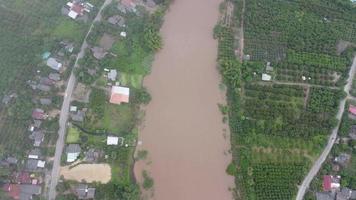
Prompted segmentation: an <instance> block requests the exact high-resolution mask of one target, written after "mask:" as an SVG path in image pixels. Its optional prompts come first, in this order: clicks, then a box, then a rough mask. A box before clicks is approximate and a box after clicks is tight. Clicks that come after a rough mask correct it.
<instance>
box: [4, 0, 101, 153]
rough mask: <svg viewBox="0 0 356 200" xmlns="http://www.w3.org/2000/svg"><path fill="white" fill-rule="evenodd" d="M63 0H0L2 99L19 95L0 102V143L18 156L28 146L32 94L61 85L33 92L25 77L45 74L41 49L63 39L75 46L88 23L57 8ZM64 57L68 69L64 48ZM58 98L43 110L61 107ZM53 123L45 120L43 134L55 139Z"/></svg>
mask: <svg viewBox="0 0 356 200" xmlns="http://www.w3.org/2000/svg"><path fill="white" fill-rule="evenodd" d="M66 2H67V1H64V0H50V1H45V0H34V1H25V0H16V1H6V0H0V4H1V6H0V19H1V20H0V26H1V27H2V28H1V29H0V35H1V38H0V46H1V50H0V59H1V63H0V70H1V73H0V99H2V98H3V97H4V96H5V95H8V94H11V93H14V92H15V93H16V94H17V96H18V97H17V98H14V99H12V100H11V101H10V103H9V104H8V105H3V104H2V105H1V106H0V116H1V117H0V118H1V119H0V129H1V136H0V145H4V151H5V152H6V153H10V152H11V154H13V155H17V156H20V157H21V156H22V155H23V154H24V152H25V150H26V149H28V148H29V145H28V144H29V143H30V141H29V139H28V133H27V132H26V130H27V128H28V126H29V125H30V123H31V121H30V119H31V112H32V109H33V108H34V107H36V106H40V105H38V104H35V103H33V102H32V99H34V98H35V97H48V96H55V94H56V93H57V92H59V89H52V91H51V92H49V93H44V92H36V93H34V92H33V90H31V89H30V87H29V86H28V85H27V84H26V81H29V80H36V78H37V77H36V75H41V76H47V75H48V73H49V72H50V70H49V68H48V67H47V66H45V63H44V62H43V60H42V58H41V55H42V54H43V53H44V52H45V51H49V52H52V53H53V54H56V53H58V52H59V51H60V50H61V47H60V45H59V43H60V42H61V41H63V40H66V41H67V42H73V43H74V45H75V47H77V46H79V45H80V44H81V42H82V39H83V38H84V33H85V32H86V31H87V28H88V26H87V24H85V23H83V22H81V23H79V22H74V21H72V20H70V19H68V17H67V16H63V15H62V14H61V12H60V11H61V8H62V6H63V5H65V4H66ZM99 5H100V4H99ZM93 14H95V11H93ZM89 20H90V18H89ZM63 59H64V60H67V61H68V65H66V66H67V67H68V68H69V69H70V67H71V65H72V62H71V58H69V55H67V54H65V55H64V56H63ZM69 69H68V70H67V71H70V70H69ZM37 70H39V71H40V73H37ZM63 77H64V76H63ZM63 77H62V78H63ZM58 100H59V99H58V98H57V97H55V98H54V99H53V104H55V105H52V106H50V107H46V111H47V109H52V108H55V107H59V104H60V103H61V101H60V100H59V101H58ZM48 124H49V125H51V123H48ZM55 128H56V127H55V126H53V125H51V126H49V128H48V130H47V131H48V132H50V133H51V134H48V136H49V137H46V140H52V139H55V137H54V135H55V134H52V133H55V131H56V129H55ZM52 136H53V137H52ZM51 142H53V141H51Z"/></svg>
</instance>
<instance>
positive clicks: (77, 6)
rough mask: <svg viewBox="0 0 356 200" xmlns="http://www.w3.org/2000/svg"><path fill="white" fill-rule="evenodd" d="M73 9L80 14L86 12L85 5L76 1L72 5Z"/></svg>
mask: <svg viewBox="0 0 356 200" xmlns="http://www.w3.org/2000/svg"><path fill="white" fill-rule="evenodd" d="M71 10H72V11H74V12H76V13H77V14H78V15H83V14H84V6H82V5H80V4H78V3H74V4H73V6H72V7H71Z"/></svg>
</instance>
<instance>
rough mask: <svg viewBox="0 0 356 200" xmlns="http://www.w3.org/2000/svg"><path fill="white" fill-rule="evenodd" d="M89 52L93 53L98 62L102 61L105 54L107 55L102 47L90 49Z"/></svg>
mask: <svg viewBox="0 0 356 200" xmlns="http://www.w3.org/2000/svg"><path fill="white" fill-rule="evenodd" d="M91 51H92V52H93V56H94V57H95V58H96V59H98V60H101V59H103V58H104V57H105V56H106V54H108V52H106V51H105V49H104V48H102V47H93V48H91Z"/></svg>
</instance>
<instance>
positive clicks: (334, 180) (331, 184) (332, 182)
mask: <svg viewBox="0 0 356 200" xmlns="http://www.w3.org/2000/svg"><path fill="white" fill-rule="evenodd" d="M340 178H341V177H340V176H331V175H327V176H324V177H323V190H324V191H325V192H328V191H331V190H333V189H338V188H340Z"/></svg>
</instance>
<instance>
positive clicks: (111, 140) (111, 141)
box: [106, 135, 124, 146]
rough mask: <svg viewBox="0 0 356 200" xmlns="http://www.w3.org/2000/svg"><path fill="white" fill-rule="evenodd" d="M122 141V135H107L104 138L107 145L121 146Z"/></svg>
mask: <svg viewBox="0 0 356 200" xmlns="http://www.w3.org/2000/svg"><path fill="white" fill-rule="evenodd" d="M123 143H124V138H122V137H116V136H110V135H109V136H107V138H106V144H107V145H119V146H122V145H123Z"/></svg>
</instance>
